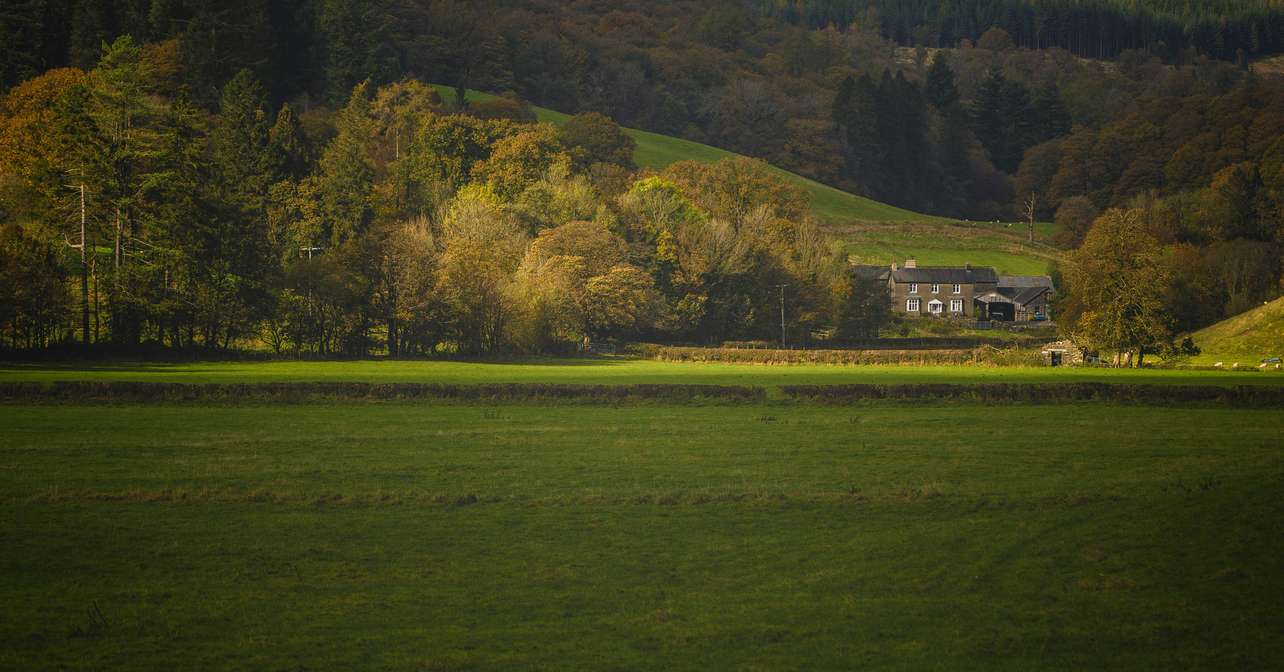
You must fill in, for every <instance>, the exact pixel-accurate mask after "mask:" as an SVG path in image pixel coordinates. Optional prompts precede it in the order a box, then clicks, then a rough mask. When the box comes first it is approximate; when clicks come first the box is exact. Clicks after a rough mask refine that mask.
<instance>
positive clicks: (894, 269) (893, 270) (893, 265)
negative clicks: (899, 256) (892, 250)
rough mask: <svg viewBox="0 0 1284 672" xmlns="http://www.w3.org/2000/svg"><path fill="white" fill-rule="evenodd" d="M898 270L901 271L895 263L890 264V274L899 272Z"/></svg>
mask: <svg viewBox="0 0 1284 672" xmlns="http://www.w3.org/2000/svg"><path fill="white" fill-rule="evenodd" d="M899 270H901V267H900V266H897V265H896V262H894V261H893V262H892V272H893V273H895V272H896V271H899Z"/></svg>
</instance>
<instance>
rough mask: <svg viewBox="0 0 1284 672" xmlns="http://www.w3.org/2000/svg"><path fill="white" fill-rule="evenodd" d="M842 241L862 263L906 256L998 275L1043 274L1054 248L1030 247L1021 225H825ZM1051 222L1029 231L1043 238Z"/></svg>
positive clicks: (927, 263)
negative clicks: (992, 270)
mask: <svg viewBox="0 0 1284 672" xmlns="http://www.w3.org/2000/svg"><path fill="white" fill-rule="evenodd" d="M826 229H827V230H828V232H829V234H830V235H831V236H833V237H834V238H836V239H838V240H841V241H844V242H843V247H844V249H845V250H846V251H847V254H848V255H849V256H850V257H851V259H852V260H853V261H855V262H858V263H863V264H888V263H891V262H898V263H899V262H904V261H905V260H906V259H908V258H910V257H914V258H915V259H917V260H918V262H919V264H920V265H923V266H962V265H964V264H972V265H973V266H993V267H994V268H995V269H996V270H997V271H998V272H999V273H1000V274H1003V275H1045V274H1047V273H1048V270H1049V267H1050V265H1051V263H1052V262H1053V261H1054V260H1056V258H1057V257H1058V255H1059V254H1060V250H1058V249H1056V248H1054V247H1052V246H1050V245H1046V244H1043V243H1039V242H1036V243H1034V244H1033V245H1032V244H1030V243H1029V242H1028V241H1027V239H1026V236H1027V235H1028V234H1027V229H1026V227H1025V225H1024V224H1006V223H992V222H937V223H932V224H922V223H914V222H904V223H899V224H897V225H896V226H887V225H885V224H847V225H830V226H827V227H826ZM1051 229H1052V225H1051V224H1038V225H1036V227H1035V234H1036V240H1047V239H1048V237H1049V236H1051V234H1052V231H1051Z"/></svg>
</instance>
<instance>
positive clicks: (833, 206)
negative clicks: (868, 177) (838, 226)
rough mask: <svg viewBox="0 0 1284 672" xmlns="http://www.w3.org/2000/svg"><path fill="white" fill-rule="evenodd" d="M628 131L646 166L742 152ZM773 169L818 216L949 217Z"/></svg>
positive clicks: (539, 114) (553, 118) (548, 116)
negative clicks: (807, 200)
mask: <svg viewBox="0 0 1284 672" xmlns="http://www.w3.org/2000/svg"><path fill="white" fill-rule="evenodd" d="M434 88H436V89H437V92H438V93H439V94H440V95H441V96H442V98H443V99H444V100H448V101H453V100H454V99H455V92H454V90H453V89H451V88H450V87H447V86H441V85H436V86H435V87H434ZM491 98H494V96H492V95H490V94H487V93H482V92H480V91H469V92H468V99H469V100H470V101H479V102H481V101H486V100H490V99H491ZM531 109H532V110H533V111H534V112H535V117H536V118H537V119H539V120H540V121H542V122H545V123H549V124H555V125H560V124H563V123H565V122H566V120H567V119H570V115H568V114H564V113H562V112H557V111H555V110H550V109H547V108H543V107H533V108H531ZM625 131H626V132H627V133H628V134H629V135H630V136H632V137H633V139H634V140H635V141H637V150H636V151H635V152H634V154H633V160H634V161H635V162H636V163H637V164H638V166H639V167H642V168H651V169H654V170H660V169H662V168H664V167H665V166H668V165H669V164H671V163H676V162H678V161H699V162H700V163H715V162H717V161H721V160H722V159H727V158H735V157H738V156H740V155H739V154H736V153H734V152H728V151H726V150H724V149H718V148H717V147H710V146H709V145H704V144H701V143H698V142H692V141H690V140H683V139H681V138H675V137H672V136H668V135H660V134H659V133H650V132H647V131H640V130H637V129H632V128H630V129H625ZM772 171H773V172H775V173H776V174H778V175H780V176H781V177H782V178H784V179H785V180H786V181H787V182H790V183H792V184H794V185H795V186H797V187H799V188H800V189H802V190H803V191H804V192H806V193H807V195H808V196H809V197H811V205H812V212H813V213H814V214H815V215H816V217H817V219H820V220H822V221H826V222H848V221H853V220H860V221H879V222H936V221H947V220H944V219H942V218H939V217H933V216H931V215H924V214H920V213H917V212H911V211H909V210H904V209H902V208H897V207H895V206H891V205H887V204H886V203H879V202H878V201H875V200H872V199H868V198H865V197H862V196H856V195H855V194H849V193H847V192H845V191H842V190H839V189H835V188H833V187H830V186H827V185H824V184H821V183H819V182H816V181H815V180H810V179H807V178H805V177H803V176H801V175H797V174H795V173H791V172H789V171H786V170H782V169H780V168H776V167H774V166H773V167H772Z"/></svg>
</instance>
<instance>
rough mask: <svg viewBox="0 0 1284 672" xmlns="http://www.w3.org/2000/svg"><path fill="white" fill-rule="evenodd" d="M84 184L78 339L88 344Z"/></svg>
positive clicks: (81, 213) (81, 206) (87, 272)
mask: <svg viewBox="0 0 1284 672" xmlns="http://www.w3.org/2000/svg"><path fill="white" fill-rule="evenodd" d="M85 220H86V213H85V185H84V184H81V185H80V340H81V341H82V342H83V343H84V345H85V346H86V347H88V346H89V252H88V249H89V244H88V243H86V242H85V223H86V221H85Z"/></svg>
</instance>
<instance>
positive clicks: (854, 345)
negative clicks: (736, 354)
mask: <svg viewBox="0 0 1284 672" xmlns="http://www.w3.org/2000/svg"><path fill="white" fill-rule="evenodd" d="M1052 340H1056V339H1055V337H1046V336H1045V337H1038V336H1017V337H1014V338H1011V339H1002V338H992V337H985V336H939V337H935V336H927V337H922V338H864V339H851V340H832V341H822V342H821V343H823V345H824V347H813V346H815V345H816V343H815V342H813V343H812V344H811V345H810V346H807V347H805V348H803V349H804V350H817V351H835V352H845V351H851V350H973V349H976V348H980V347H984V346H990V347H993V348H1012V347H1017V348H1038V347H1042V346H1044V345H1046V344H1047V343H1048V342H1049V341H1052ZM779 345H780V344H779V342H769V341H726V342H724V343H723V344H722V347H723V348H725V349H727V350H778V349H779Z"/></svg>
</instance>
